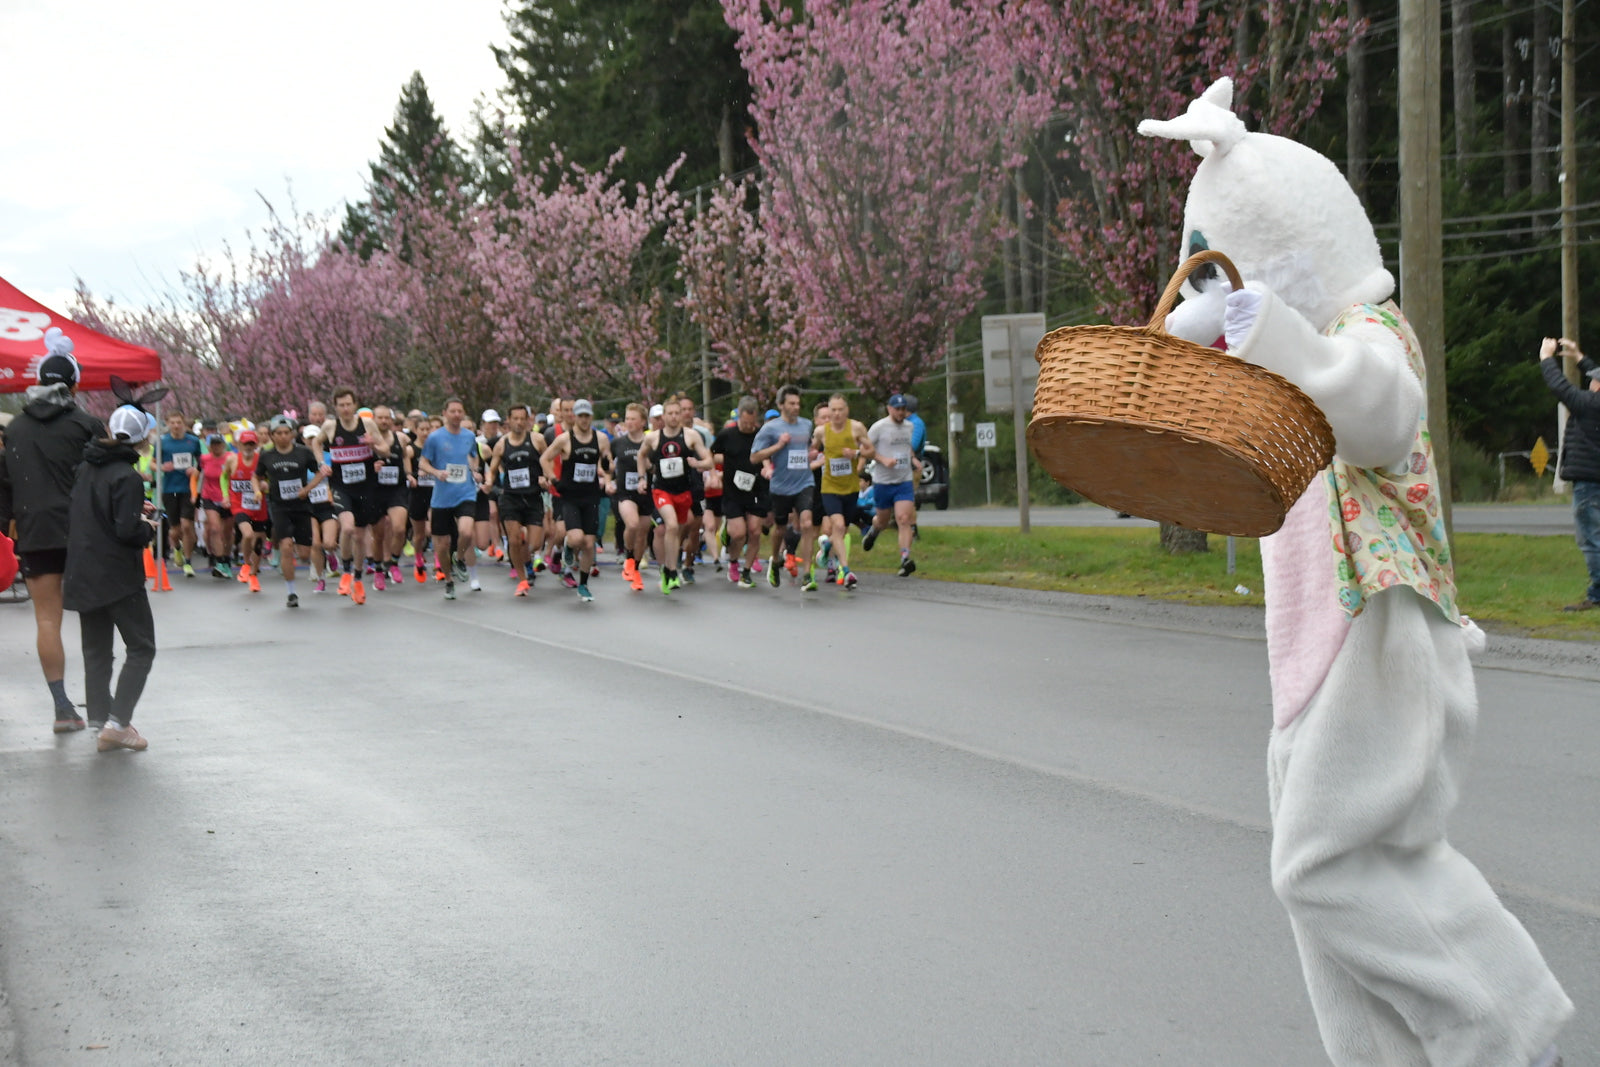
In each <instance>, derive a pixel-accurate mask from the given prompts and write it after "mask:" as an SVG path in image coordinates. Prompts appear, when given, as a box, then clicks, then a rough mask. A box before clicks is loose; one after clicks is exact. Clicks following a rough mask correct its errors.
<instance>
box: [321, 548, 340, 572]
mask: <svg viewBox="0 0 1600 1067" xmlns="http://www.w3.org/2000/svg"><path fill="white" fill-rule="evenodd" d="M322 569H323V570H327V571H332V572H333V573H335V574H338V573H339V557H338V556H336V555H334V554H333V553H332V552H329V551H328V550H327V549H323V552H322Z"/></svg>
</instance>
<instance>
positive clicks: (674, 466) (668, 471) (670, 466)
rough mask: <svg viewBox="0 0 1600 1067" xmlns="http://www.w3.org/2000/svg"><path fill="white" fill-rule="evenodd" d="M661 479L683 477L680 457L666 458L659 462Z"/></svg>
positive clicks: (681, 458)
mask: <svg viewBox="0 0 1600 1067" xmlns="http://www.w3.org/2000/svg"><path fill="white" fill-rule="evenodd" d="M661 477H663V478H682V477H683V457H682V456H668V457H666V458H665V459H663V460H662V461H661Z"/></svg>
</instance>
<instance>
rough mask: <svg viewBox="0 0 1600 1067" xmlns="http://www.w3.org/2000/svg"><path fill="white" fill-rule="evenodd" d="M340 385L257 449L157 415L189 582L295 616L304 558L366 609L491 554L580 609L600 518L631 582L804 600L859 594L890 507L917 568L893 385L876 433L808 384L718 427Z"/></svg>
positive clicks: (459, 572)
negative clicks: (708, 578)
mask: <svg viewBox="0 0 1600 1067" xmlns="http://www.w3.org/2000/svg"><path fill="white" fill-rule="evenodd" d="M332 399H333V405H334V410H333V413H332V415H331V416H330V415H329V414H328V413H327V410H326V407H325V406H324V405H323V403H322V402H321V401H316V402H313V403H312V405H311V406H310V409H309V410H308V412H307V416H308V417H307V420H306V422H305V424H304V425H301V424H300V423H299V422H297V420H296V419H295V418H294V417H293V415H292V414H280V415H275V416H273V417H272V418H270V419H269V420H267V421H266V423H265V430H266V440H264V441H263V440H262V438H261V436H260V433H259V430H258V428H256V427H254V426H250V425H248V424H244V423H240V424H235V426H236V427H238V428H236V429H233V430H232V432H231V433H229V434H228V435H227V436H224V434H223V433H221V432H217V431H219V430H228V429H230V428H229V427H228V426H226V425H223V426H220V427H219V426H216V424H214V423H208V422H202V423H200V424H198V428H199V429H200V431H201V434H203V435H204V436H203V437H202V436H201V435H197V434H195V433H193V432H191V423H190V422H189V420H188V419H187V418H186V417H185V416H184V414H182V413H181V412H172V413H170V414H168V415H167V416H166V432H165V433H164V434H163V435H161V436H160V438H159V440H158V441H157V442H156V443H157V444H158V448H157V449H155V450H152V452H151V453H150V454H148V455H146V456H145V457H144V458H143V459H142V460H141V461H140V467H141V474H142V476H143V477H144V478H145V480H146V483H147V486H148V492H149V494H150V495H151V497H152V499H153V498H154V496H155V495H156V494H157V486H158V485H159V495H160V510H161V512H162V513H163V514H164V516H165V520H166V522H165V526H164V529H165V530H166V531H168V534H169V536H168V538H167V539H166V540H169V541H170V542H171V547H170V551H169V555H170V558H171V560H172V563H173V566H175V567H180V568H182V570H183V573H185V574H186V575H189V576H191V577H192V576H194V574H195V569H194V561H195V559H196V558H197V552H201V551H203V552H204V553H205V554H206V556H207V557H208V559H209V561H210V572H211V574H212V575H213V576H214V577H217V578H236V579H237V580H239V581H240V582H243V583H245V584H246V585H247V586H248V587H249V589H250V590H251V591H252V592H260V589H261V584H260V583H261V578H262V575H263V574H264V573H265V572H267V571H269V570H272V569H276V570H278V571H279V573H280V574H281V575H282V578H283V581H284V583H285V586H286V592H287V605H288V606H289V607H291V608H294V607H298V606H299V603H300V600H299V593H298V589H297V585H296V582H297V575H298V568H299V566H300V565H305V566H308V567H309V569H310V571H311V578H312V581H313V585H312V589H313V591H314V592H317V593H322V592H325V591H327V590H328V588H329V584H330V582H332V583H334V584H335V585H336V588H337V592H338V594H339V595H341V596H348V597H349V598H350V599H351V600H352V601H353V602H354V603H356V604H364V603H365V602H366V597H367V585H368V583H369V582H370V584H371V586H372V588H373V590H374V591H377V592H382V591H384V590H385V589H386V588H389V587H392V586H395V585H398V584H400V583H402V582H403V581H404V579H405V573H404V572H405V571H406V570H409V571H411V572H412V573H413V574H414V575H415V580H416V581H417V582H419V583H421V582H426V581H428V580H429V579H430V578H432V579H433V580H435V581H438V582H441V583H443V585H444V596H445V599H447V600H454V599H455V598H456V587H457V585H458V584H466V585H467V587H468V589H470V590H471V591H472V592H478V591H480V590H481V589H482V588H483V586H482V583H481V582H480V580H479V577H478V565H479V561H480V560H482V559H487V560H489V561H492V562H494V563H496V564H498V563H500V562H504V563H506V564H508V565H509V566H510V569H511V577H512V578H513V579H514V580H515V581H516V583H517V584H516V585H515V587H514V592H513V595H515V596H518V597H525V596H527V595H528V594H529V593H530V591H531V590H532V588H533V586H534V583H535V581H536V580H537V578H538V577H539V575H541V574H544V573H547V572H548V573H549V574H551V575H552V576H553V577H554V578H556V579H558V580H560V581H561V582H562V583H563V584H564V585H565V586H566V587H567V588H568V589H572V590H575V591H576V595H577V596H578V598H579V599H580V600H583V601H585V602H589V601H592V600H593V594H592V593H591V592H590V590H589V579H590V578H591V577H593V576H597V575H598V574H599V573H600V571H599V568H598V566H597V565H596V553H597V546H598V545H603V543H604V541H603V539H604V537H605V533H606V528H607V525H608V523H609V524H610V525H611V527H612V532H613V537H614V539H615V548H616V553H617V557H618V559H619V560H620V562H621V565H622V575H623V577H624V579H625V580H626V581H627V582H628V584H629V585H630V586H631V587H632V588H633V590H634V591H635V592H638V591H642V590H643V588H644V584H645V577H644V572H645V571H646V570H647V569H648V568H649V567H651V566H652V565H654V566H655V568H656V571H657V574H656V582H655V584H656V586H657V588H659V590H660V591H661V593H662V594H664V595H669V594H671V593H672V592H673V591H674V590H676V589H679V588H681V587H682V586H684V585H692V584H693V583H694V580H695V564H696V562H700V563H702V564H709V565H711V566H713V567H716V568H718V569H719V570H720V569H721V568H723V567H724V566H725V567H726V571H727V577H728V580H729V581H731V582H734V583H736V584H738V585H740V586H741V587H743V588H746V589H749V588H753V587H754V586H755V584H756V581H757V575H761V574H763V573H764V578H765V581H766V582H767V583H768V584H769V585H770V586H771V587H772V588H774V589H776V588H779V587H780V585H781V584H782V579H781V575H782V573H783V572H785V571H787V572H788V574H789V575H790V578H791V581H792V582H795V583H797V584H799V586H800V588H801V590H802V591H805V592H814V591H815V590H816V589H817V588H818V583H819V580H820V581H823V582H829V583H836V584H838V585H840V586H842V587H844V588H846V589H854V588H855V587H856V585H857V577H856V574H855V572H854V571H852V570H851V569H850V552H851V547H852V542H853V540H854V538H855V536H856V534H857V532H859V533H860V535H861V548H862V549H863V550H867V551H870V550H871V549H872V547H873V543H874V541H875V540H876V538H877V537H878V534H879V532H880V531H882V530H883V529H885V528H886V527H887V526H888V525H889V524H890V523H891V521H892V522H893V523H894V524H895V525H896V526H897V527H898V539H899V547H900V567H899V571H898V573H899V575H900V576H902V577H904V576H906V575H909V574H911V573H912V572H913V571H915V570H916V563H915V562H914V561H913V560H912V558H911V546H912V536H913V527H914V524H915V521H916V508H915V492H916V481H917V478H918V477H919V476H920V472H921V461H920V458H919V455H918V453H919V451H920V448H921V445H922V440H921V438H922V437H923V436H925V432H924V431H923V430H922V427H921V424H920V420H918V419H916V418H915V416H914V412H915V408H916V400H915V398H914V397H911V396H910V395H909V394H901V393H896V394H895V395H893V396H891V397H890V398H889V400H888V403H887V405H886V414H885V415H884V416H883V417H882V418H880V419H878V420H877V421H876V422H874V423H873V424H872V425H871V426H870V427H867V426H865V425H863V423H862V422H860V421H858V420H855V419H852V418H851V417H850V408H849V403H848V401H847V400H846V398H845V397H844V396H843V395H840V394H835V395H834V396H833V397H831V398H830V399H829V400H828V401H827V402H825V403H822V404H819V405H817V407H816V408H815V410H814V411H813V413H812V416H813V417H811V418H807V417H806V416H804V415H802V414H801V396H800V390H799V389H798V388H796V387H795V386H792V385H791V386H785V387H783V388H782V389H781V390H779V393H778V406H777V407H776V408H775V409H769V410H768V411H766V412H765V414H763V413H762V412H761V409H760V407H759V405H758V404H757V403H756V401H755V400H754V399H753V398H751V397H748V396H746V397H742V398H740V400H739V402H738V405H737V407H736V408H735V410H734V412H733V415H732V417H731V418H729V419H728V421H727V422H726V423H725V424H724V425H723V426H722V427H721V428H720V429H718V428H714V427H713V426H712V425H711V424H710V423H709V422H707V421H706V420H705V419H703V418H701V417H699V415H698V414H697V412H696V409H695V404H694V401H693V400H692V399H691V398H689V397H687V396H684V395H682V394H677V395H674V396H672V397H669V398H668V399H667V400H666V401H664V402H663V403H660V404H656V405H654V406H653V407H651V408H649V409H647V408H646V407H645V405H644V404H642V403H634V404H629V405H627V407H626V409H625V411H624V412H623V413H621V414H620V416H619V415H618V413H613V414H612V415H611V417H610V418H609V419H607V420H605V421H604V422H602V421H600V420H597V419H596V418H595V413H594V408H593V405H592V404H591V403H590V402H589V401H588V400H583V399H579V400H571V399H560V400H556V401H553V402H552V403H551V405H550V408H549V411H548V412H540V413H534V412H532V411H531V410H530V409H529V408H528V406H526V405H523V404H514V405H512V406H511V407H509V408H508V409H507V410H506V414H505V417H504V419H502V417H501V415H500V413H499V412H497V411H494V410H489V411H485V412H483V413H482V417H481V418H480V419H479V420H478V421H477V422H476V423H474V422H473V420H471V419H470V418H468V417H467V413H466V409H465V406H464V405H463V404H462V402H461V401H460V400H458V399H456V398H453V397H452V398H451V399H449V400H447V401H446V402H445V404H444V408H443V412H442V413H441V414H437V415H432V416H430V415H428V414H426V413H425V412H423V411H420V410H412V411H410V412H408V413H407V414H405V415H404V416H399V415H397V414H396V413H395V412H394V411H393V410H392V409H390V408H388V407H386V406H383V405H376V406H374V407H371V408H365V407H361V406H360V405H359V404H358V400H357V397H356V395H355V392H354V391H353V390H351V389H340V390H338V391H337V392H336V393H335V394H334V396H333V398H332ZM153 433H154V431H152V434H153ZM230 438H231V440H230ZM763 539H766V540H767V544H768V545H769V547H768V550H767V551H766V552H765V553H763V551H762V545H763ZM430 556H431V559H430ZM403 565H404V567H403Z"/></svg>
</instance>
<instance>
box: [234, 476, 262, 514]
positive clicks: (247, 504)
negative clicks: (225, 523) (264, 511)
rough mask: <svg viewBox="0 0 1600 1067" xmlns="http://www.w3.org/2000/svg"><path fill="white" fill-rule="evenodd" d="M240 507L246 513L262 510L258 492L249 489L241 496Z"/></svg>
mask: <svg viewBox="0 0 1600 1067" xmlns="http://www.w3.org/2000/svg"><path fill="white" fill-rule="evenodd" d="M246 484H248V483H246ZM239 507H240V508H242V509H243V510H245V511H260V510H261V501H260V500H259V499H258V498H257V497H256V491H255V490H254V489H249V488H247V489H245V491H244V492H242V493H240V494H239Z"/></svg>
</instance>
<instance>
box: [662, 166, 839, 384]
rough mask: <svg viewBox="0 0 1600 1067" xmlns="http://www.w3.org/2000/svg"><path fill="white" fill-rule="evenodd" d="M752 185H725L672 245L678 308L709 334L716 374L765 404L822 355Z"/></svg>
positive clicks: (671, 237)
mask: <svg viewBox="0 0 1600 1067" xmlns="http://www.w3.org/2000/svg"><path fill="white" fill-rule="evenodd" d="M757 193H758V184H757V183H756V182H755V181H753V180H744V181H737V182H734V181H729V182H724V183H723V185H722V186H721V188H718V189H716V190H714V191H713V192H712V193H711V195H710V197H709V198H708V199H707V200H706V203H705V205H704V207H703V208H702V209H701V210H700V211H698V212H696V213H694V214H690V213H689V212H687V211H684V212H682V213H680V215H679V216H678V218H677V219H676V220H675V221H674V222H673V225H672V228H671V230H669V231H668V234H667V240H668V242H669V243H670V244H671V245H672V246H673V247H674V248H675V249H676V250H677V253H678V277H679V278H680V279H681V280H682V281H683V283H684V287H685V294H684V296H682V297H681V298H680V299H679V305H680V306H681V307H683V308H684V309H685V310H686V311H688V312H689V314H690V316H691V317H692V318H693V319H694V322H695V323H696V324H697V325H698V326H700V328H701V329H703V330H704V331H705V332H706V337H707V339H708V341H709V344H710V348H711V351H712V352H713V353H715V355H716V358H717V363H716V373H717V376H718V377H720V378H724V379H726V380H728V381H730V382H732V383H733V384H734V385H735V386H736V387H737V388H738V389H739V390H740V391H742V392H746V393H750V394H751V395H753V396H754V397H755V398H756V399H757V400H758V401H760V402H761V403H762V404H763V405H766V404H769V403H771V402H772V401H773V400H774V399H775V398H776V397H777V393H778V389H779V387H780V386H782V385H783V384H784V383H785V382H793V381H798V380H799V379H800V378H801V376H802V375H804V374H805V372H806V368H807V367H809V366H810V365H811V362H812V359H813V357H814V355H815V352H814V350H813V349H812V348H811V346H810V344H809V343H808V341H807V339H806V336H805V329H804V324H803V321H802V319H801V318H800V312H799V308H798V306H797V298H796V296H795V290H794V281H793V276H792V275H791V274H790V273H789V272H788V271H786V270H784V269H783V268H782V266H781V265H780V264H779V263H777V262H776V257H775V254H774V251H773V248H772V242H771V240H770V239H769V238H768V236H767V232H766V230H765V229H763V228H762V225H761V221H760V218H759V216H758V215H757V213H756V211H755V210H753V202H754V201H755V200H756V197H757Z"/></svg>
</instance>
